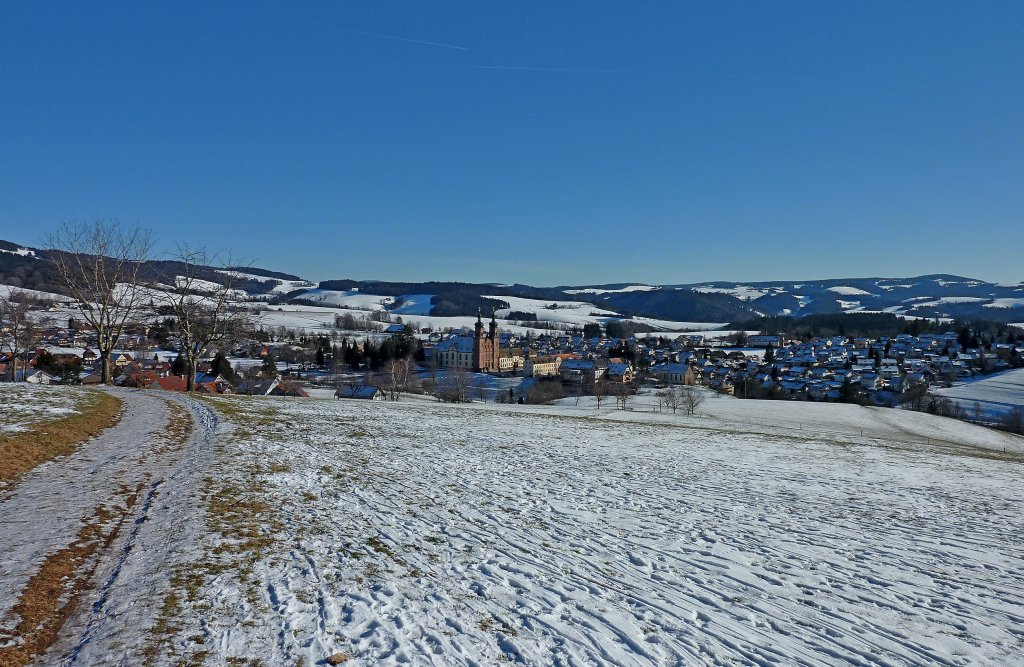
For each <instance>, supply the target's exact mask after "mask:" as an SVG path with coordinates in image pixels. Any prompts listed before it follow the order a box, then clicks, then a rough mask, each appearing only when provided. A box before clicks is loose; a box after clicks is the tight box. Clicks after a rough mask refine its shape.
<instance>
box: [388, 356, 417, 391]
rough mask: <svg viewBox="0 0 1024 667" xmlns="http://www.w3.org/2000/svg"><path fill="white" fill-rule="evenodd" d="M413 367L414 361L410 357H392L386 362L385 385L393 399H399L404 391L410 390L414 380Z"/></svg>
mask: <svg viewBox="0 0 1024 667" xmlns="http://www.w3.org/2000/svg"><path fill="white" fill-rule="evenodd" d="M413 367H414V364H413V361H412V359H410V358H409V357H401V358H398V359H391V360H389V361H388V362H387V363H386V364H384V387H385V389H387V391H388V397H389V398H390V399H391V400H392V401H397V400H398V398H399V397H400V396H401V395H402V392H404V391H408V389H409V385H410V383H411V382H412V371H413Z"/></svg>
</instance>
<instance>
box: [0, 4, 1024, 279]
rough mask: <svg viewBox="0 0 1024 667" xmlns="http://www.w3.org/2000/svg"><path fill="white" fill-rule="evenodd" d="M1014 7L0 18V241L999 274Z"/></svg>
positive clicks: (1023, 150)
mask: <svg viewBox="0 0 1024 667" xmlns="http://www.w3.org/2000/svg"><path fill="white" fill-rule="evenodd" d="M1022 35H1024V3H1019V2H1017V3H1015V2H971V3H963V2H960V3H945V2H899V3H893V2H878V3H873V2H856V3H837V2H809V3H797V2H784V3H765V2H725V3H719V2H715V3H709V2H699V3H698V2H671V3H669V2H665V3H655V2H652V3H602V2H578V3H572V2H566V3H490V2H486V3H481V2H465V3H443V4H442V3H424V2H410V3H392V2H388V3H378V2H373V3H369V2H367V3H354V2H352V3H342V2H330V3H326V2H325V3H317V4H313V3H304V4H302V5H294V4H293V3H281V2H273V3H271V2H267V3H263V2H246V3H218V2H205V1H204V2H194V3H190V2H174V3H138V2H130V3H129V2H124V3H116V2H105V3H84V2H67V3H59V2H57V3H29V2H7V1H0V238H6V239H9V240H13V241H18V242H22V243H28V244H37V243H39V241H40V239H41V237H42V235H43V234H44V233H46V232H47V231H49V230H51V229H53V228H55V227H56V226H57V225H58V224H59V223H61V222H63V221H66V220H70V219H91V218H95V217H116V218H119V219H120V220H121V221H122V222H126V223H139V224H141V225H144V226H148V227H152V228H154V229H155V230H156V232H157V234H158V237H159V241H160V244H161V246H162V247H165V248H169V247H172V246H173V245H174V244H175V243H176V242H178V241H180V240H183V239H184V240H191V241H193V242H194V241H197V240H198V241H203V242H205V243H206V244H207V245H208V246H209V247H210V248H211V249H220V248H231V249H232V250H233V252H234V254H235V255H242V256H245V257H248V258H250V259H253V260H255V261H256V263H257V264H258V265H260V266H264V267H267V268H274V269H278V270H282V271H287V272H291V273H297V274H300V275H302V276H304V277H309V278H312V279H326V278H340V277H353V278H376V279H396V280H397V279H402V280H418V279H439V280H441V279H443V280H473V281H507V282H511V281H517V282H526V283H531V284H542V285H553V284H583V283H599V282H620V281H641V282H652V283H679V282H695V281H702V280H712V279H722V280H771V279H811V278H827V277H842V276H869V275H883V276H906V275H916V274H923V273H934V272H946V273H959V274H965V275H971V276H975V277H979V278H984V279H990V280H1002V281H1013V282H1017V281H1020V280H1024V261H1022V257H1024V38H1022Z"/></svg>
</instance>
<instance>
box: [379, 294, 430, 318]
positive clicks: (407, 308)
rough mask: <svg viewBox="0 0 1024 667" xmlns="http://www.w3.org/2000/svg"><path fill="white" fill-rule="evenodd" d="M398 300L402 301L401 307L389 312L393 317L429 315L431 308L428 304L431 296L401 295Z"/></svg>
mask: <svg viewBox="0 0 1024 667" xmlns="http://www.w3.org/2000/svg"><path fill="white" fill-rule="evenodd" d="M400 298H401V299H403V301H402V305H401V306H399V307H398V308H392V309H391V310H390V311H389V312H391V313H393V314H395V315H429V314H430V309H431V308H432V307H433V304H432V303H431V302H430V300H431V299H433V298H434V295H433V294H403V295H402V296H401V297H400Z"/></svg>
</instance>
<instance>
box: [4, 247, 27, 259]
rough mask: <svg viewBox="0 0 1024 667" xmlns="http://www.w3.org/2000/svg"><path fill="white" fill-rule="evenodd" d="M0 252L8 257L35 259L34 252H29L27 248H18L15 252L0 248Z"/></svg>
mask: <svg viewBox="0 0 1024 667" xmlns="http://www.w3.org/2000/svg"><path fill="white" fill-rule="evenodd" d="M0 252H6V253H7V254H8V255H21V256H22V257H35V256H36V251H35V250H29V249H28V248H18V249H17V250H4V249H3V248H0Z"/></svg>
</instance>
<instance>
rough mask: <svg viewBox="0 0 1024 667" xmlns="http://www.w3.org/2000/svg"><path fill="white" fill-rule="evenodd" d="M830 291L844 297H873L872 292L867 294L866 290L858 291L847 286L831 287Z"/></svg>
mask: <svg viewBox="0 0 1024 667" xmlns="http://www.w3.org/2000/svg"><path fill="white" fill-rule="evenodd" d="M828 291H829V292H835V293H836V294H842V295H843V296H865V295H867V296H870V295H871V292H867V291H865V290H862V289H858V288H856V287H846V286H842V285H838V286H836V287H829V288H828Z"/></svg>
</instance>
